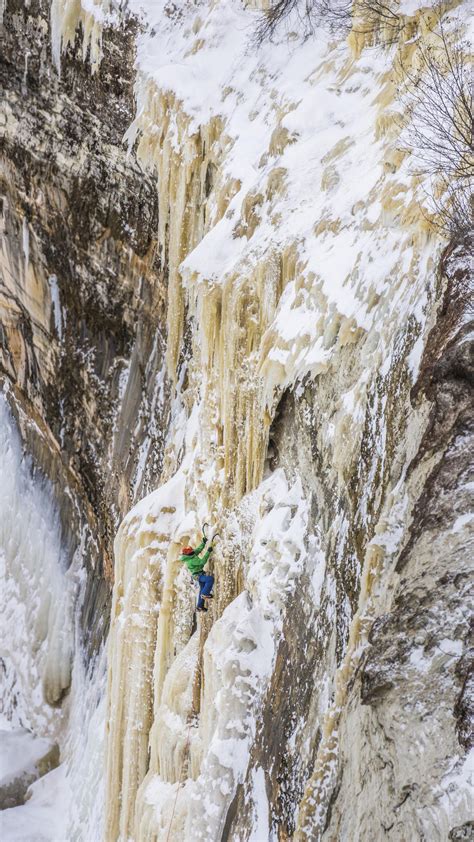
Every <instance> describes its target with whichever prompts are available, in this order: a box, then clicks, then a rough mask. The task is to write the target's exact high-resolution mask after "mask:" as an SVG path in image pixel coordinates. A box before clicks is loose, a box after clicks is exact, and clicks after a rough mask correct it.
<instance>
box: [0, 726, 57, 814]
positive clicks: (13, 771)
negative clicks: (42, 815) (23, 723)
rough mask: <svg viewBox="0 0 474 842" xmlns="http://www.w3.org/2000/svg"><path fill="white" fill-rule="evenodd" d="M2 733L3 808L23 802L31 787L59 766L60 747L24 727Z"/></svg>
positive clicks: (0, 780)
mask: <svg viewBox="0 0 474 842" xmlns="http://www.w3.org/2000/svg"><path fill="white" fill-rule="evenodd" d="M0 733H1V741H2V760H3V763H2V765H3V766H5V767H6V769H7V774H5V773H4V771H3V769H2V776H1V778H0V810H6V809H8V808H9V807H16V806H18V805H19V804H24V802H25V797H26V794H27V791H28V787H29V786H30V785H31V784H32V783H33V782H34V781H36V780H38V778H40V777H41V776H42V775H46V774H47V773H48V772H50V771H51V770H52V769H55V768H56V766H57V765H58V762H59V749H58V746H57V745H51V744H50V743H48V742H47V740H41V739H37V738H35V737H33V735H32V734H30V733H29V732H28V731H26V730H25V729H22V728H17V729H16V730H14V731H1V732H0Z"/></svg>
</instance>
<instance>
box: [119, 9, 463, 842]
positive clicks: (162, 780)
mask: <svg viewBox="0 0 474 842" xmlns="http://www.w3.org/2000/svg"><path fill="white" fill-rule="evenodd" d="M160 8H161V7H160ZM411 11H413V15H408V16H407V21H406V22H405V23H406V30H405V31H404V33H403V37H401V38H400V42H399V44H398V45H396V47H395V49H394V50H391V51H390V50H387V51H386V52H385V53H384V52H382V51H379V52H378V53H377V54H375V53H369V54H367V53H365V54H364V48H365V47H367V46H368V44H369V42H370V38H364V36H363V35H361V36H360V37H358V34H357V33H353V34H352V37H351V47H352V49H348V47H347V45H346V44H344V43H332V44H326V43H321V42H318V44H314V43H311V44H309V45H308V44H307V45H306V46H301V47H300V48H299V49H298V48H297V49H295V50H294V52H292V53H291V51H290V50H288V45H287V44H286V43H285V44H284V45H283V49H281V50H278V45H277V47H276V48H275V49H274V48H273V47H270V46H269V47H268V48H264V50H263V54H262V55H261V56H260V57H258V58H257V57H255V56H252V57H249V55H248V54H246V55H245V60H243V53H242V54H241V53H239V50H238V49H237V50H236V49H235V45H236V44H237V45H238V46H239V37H240V36H239V35H238V34H236V33H239V32H244V31H245V27H246V24H247V20H248V19H246V18H245V17H244V12H243V11H242V12H239V11H237V10H235V8H233V7H232V4H229V3H225V2H222V3H217V4H212V8H210V9H209V10H208V9H206V7H204V9H203V8H200V9H199V11H198V10H196V9H194V8H191V7H190V8H186V12H184V11H183V14H182V15H181V18H182V21H181V23H179V20H178V23H177V22H176V21H174V20H171V23H170V20H169V19H168V18H172V17H173V16H172V15H170V16H168V15H163V20H162V21H159V22H158V24H159V25H158V27H157V29H158V35H157V42H156V43H155V44H153V41H151V42H150V43H149V44H148V45H147V44H146V46H145V49H144V51H143V52H144V55H142V56H141V58H142V59H143V63H142V65H141V70H142V73H141V74H140V76H139V81H138V85H137V92H138V105H139V107H138V115H137V120H136V123H135V125H134V127H133V128H132V130H131V133H130V138H131V139H132V140H133V139H134V131H135V130H138V132H139V133H140V140H139V144H138V153H139V155H140V156H141V158H142V160H143V161H144V162H145V163H147V164H151V165H152V166H153V167H155V168H156V171H157V174H158V185H157V186H158V191H159V200H160V247H161V252H162V258H163V262H164V263H165V264H166V265H168V266H169V307H168V334H169V335H168V353H167V358H168V367H169V373H170V375H171V377H172V378H173V379H174V380H175V381H176V383H177V393H176V400H175V405H174V408H173V419H172V425H171V435H170V439H169V442H168V447H167V454H166V464H167V469H166V471H165V477H164V478H165V480H167V482H166V483H165V484H164V485H163V486H162V488H161V489H159V490H158V492H156V493H155V494H154V495H152V496H151V497H150V498H148V499H147V500H145V501H143V503H142V504H140V505H139V506H138V507H136V508H135V509H134V510H132V512H131V513H130V515H129V516H128V517H127V518H126V519H125V521H124V523H123V525H122V527H121V529H120V532H119V535H118V538H117V543H116V582H115V591H114V609H113V618H112V629H111V637H110V649H109V658H110V664H109V668H110V671H109V700H108V714H107V716H108V718H109V726H110V727H109V736H108V749H107V755H108V762H107V786H108V790H107V825H106V836H107V839H108V840H110V842H116V840H117V839H123V840H125V839H128V838H132V839H134V840H156V839H166V838H167V837H168V835H169V834H170V833H172V834H173V835H174V836H176V838H186V839H189V840H192V839H206V840H207V839H214V838H215V839H218V838H220V836H221V834H222V833H223V832H224V831H225V830H226V828H227V831H228V829H229V828H228V825H227V824H226V822H227V819H226V816H227V815H229V816H230V818H229V819H228V821H229V822H230V821H231V818H232V809H231V808H233V807H234V806H235V804H237V803H238V802H237V801H236V800H235V799H237V797H238V793H239V788H240V790H241V789H242V787H243V785H244V781H245V778H246V774H247V772H248V771H249V773H250V779H249V780H247V781H246V786H247V789H246V790H245V795H246V797H247V796H248V798H247V800H249V801H250V803H252V804H253V805H254V813H253V816H252V817H251V820H250V823H249V824H247V825H246V826H245V827H244V828H243V829H242V836H241V837H240V836H239V837H238V838H245V839H246V838H253V839H255V840H256V842H260V839H259V836H258V834H263V837H262V838H266V835H268V838H271V837H270V832H271V831H270V827H269V825H265V823H264V818H263V817H264V816H265V815H267V816H268V822H270V816H269V810H268V809H267V808H266V798H267V795H266V786H265V772H264V770H263V765H262V766H259V765H258V763H257V760H258V761H259V762H262V764H263V760H264V759H265V757H264V752H263V751H262V754H261V755H260V756H258V755H257V759H256V754H255V750H254V749H255V747H254V741H255V740H256V736H257V727H256V723H257V718H258V715H259V714H260V715H261V714H262V712H263V713H265V694H266V693H271V689H272V686H271V677H272V671H273V669H274V667H275V663H276V661H275V657H276V656H275V653H276V651H277V650H278V646H279V644H280V643H281V641H282V634H283V631H282V626H283V625H285V624H286V631H287V632H288V626H291V615H289V614H288V613H287V612H286V607H287V602H288V601H289V600H291V598H292V596H293V594H294V590H295V582H296V583H297V585H298V587H299V591H300V592H301V591H302V590H303V587H305V588H306V590H305V591H304V594H305V598H301V605H302V606H303V609H304V612H306V615H307V618H308V620H307V621H308V623H312V624H313V625H312V629H313V634H314V638H315V639H316V640H317V642H318V645H319V646H320V657H319V659H318V661H317V662H316V665H315V669H314V675H312V676H311V680H313V683H314V695H313V697H312V701H311V710H310V713H309V715H308V717H307V719H306V720H305V721H303V722H299V723H297V724H296V725H295V726H294V731H293V734H292V735H291V740H292V741H293V742H292V744H291V742H290V744H289V747H290V749H291V748H292V749H293V750H294V751H296V752H300V753H301V754H302V755H303V756H304V757H305V762H306V764H307V766H308V767H309V768H311V763H313V766H314V768H313V774H312V776H311V778H310V779H309V781H308V791H307V793H306V796H307V797H306V799H305V800H304V801H303V804H302V811H301V816H300V819H301V826H300V828H299V833H300V834H301V838H312V834H313V835H314V837H315V838H318V839H319V838H320V837H321V835H322V834H323V833H324V828H325V827H326V820H327V816H328V812H329V813H330V807H331V803H332V801H331V799H332V793H333V791H334V788H335V786H336V783H335V782H336V777H335V776H336V772H337V768H338V762H339V760H338V758H339V757H340V754H341V752H340V746H339V722H340V718H341V716H342V714H343V711H344V706H345V705H346V703H347V700H348V698H349V693H348V689H349V687H350V684H351V681H352V679H353V677H354V675H355V673H356V671H357V669H358V667H359V664H360V659H361V656H362V654H363V652H364V649H365V647H366V646H367V639H368V632H369V629H370V628H371V627H372V625H373V621H374V618H375V617H376V616H377V612H379V611H380V610H381V605H382V606H383V605H384V604H385V603H384V602H383V599H382V598H381V594H382V597H383V593H384V588H385V583H384V579H383V574H384V572H385V571H386V570H387V569H388V568H390V565H391V564H394V560H395V559H396V557H397V553H398V552H399V549H400V546H401V543H402V541H403V540H404V538H406V536H407V524H408V521H409V517H410V508H411V506H412V505H413V502H414V500H415V499H416V493H417V489H416V487H414V488H410V489H409V493H406V494H405V488H404V481H405V477H406V474H407V470H408V463H409V461H410V459H411V458H412V457H414V455H415V453H416V449H417V447H418V446H419V444H420V441H421V438H422V435H423V429H424V424H425V422H426V416H427V409H426V407H422V408H421V410H420V411H419V412H418V413H414V412H413V411H412V407H411V406H410V388H411V386H412V385H413V383H414V381H415V378H416V375H417V371H418V367H419V362H420V358H421V355H422V351H423V347H424V343H425V341H426V337H427V335H428V331H429V328H430V326H431V324H432V323H433V321H434V319H435V318H436V310H437V306H438V300H437V295H438V289H437V277H436V265H437V261H438V258H439V255H440V252H441V247H442V243H441V240H440V238H439V237H438V236H437V235H436V233H435V232H434V231H433V230H432V229H430V226H429V224H428V223H427V221H426V219H425V217H424V215H423V213H421V212H420V209H419V206H418V198H419V194H418V193H417V188H418V184H417V181H416V179H413V177H412V174H411V173H410V171H409V170H408V169H407V168H406V167H405V166H404V159H405V157H406V156H405V154H404V153H403V152H401V151H400V150H399V149H398V148H397V133H398V123H397V113H396V112H397V104H396V84H397V82H398V83H399V84H403V80H402V78H401V77H402V75H403V74H401V73H400V60H401V59H403V61H407V60H408V61H411V60H413V62H414V66H416V48H415V47H413V42H411V43H410V45H409V47H408V49H405V42H404V39H405V40H406V38H408V33H410V35H412V34H413V32H417V29H418V28H420V29H423V28H425V27H426V26H428V27H429V25H430V15H429V14H427V15H426V20H425V19H422V20H419V19H418V18H419V14H418V10H417V9H412V10H411ZM239 15H240V16H239ZM165 18H166V19H165ZM409 18H411V19H409ZM160 27H161V29H160ZM173 27H174V29H173ZM170 28H171V29H172V30H173V31H172V32H170ZM226 39H227V40H226ZM157 46H158V47H159V49H157ZM240 46H242V40H241V42H240ZM280 46H281V45H280ZM239 49H240V47H239ZM154 50H155V51H156V52H154ZM239 62H240V63H239ZM222 68H224V71H225V72H221V70H222ZM227 71H228V72H227ZM226 74H227V75H226ZM185 327H187V328H188V334H187V337H186V343H187V344H186V348H185V351H186V355H187V356H186V355H185V356H186V360H187V365H186V366H183V367H182V368H181V369H178V362H179V361H180V351H181V350H182V348H183V344H182V339H183V335H184V328H185ZM305 378H306V379H305ZM308 380H309V381H312V382H313V383H314V384H316V385H315V387H314V390H313V391H311V389H309V388H308V389H307V391H309V396H310V397H309V398H308V403H305V395H306V387H307V381H308ZM285 389H294V392H295V394H296V395H297V396H298V397H299V398H302V400H301V404H302V406H303V408H302V409H301V414H302V416H303V418H300V419H299V424H300V428H301V429H303V428H304V425H305V421H307V422H308V426H309V427H310V428H311V432H310V448H309V450H310V452H311V454H312V455H313V457H314V462H315V463H316V464H317V477H316V480H315V483H314V485H315V488H314V489H308V488H307V487H304V484H303V482H301V484H298V483H297V482H295V483H292V482H291V480H290V477H292V472H293V471H294V470H296V467H295V466H297V467H298V470H300V466H299V465H298V459H297V458H295V460H294V462H295V465H294V466H292V465H291V464H287V465H286V474H287V476H284V475H283V476H282V473H281V472H280V471H275V470H273V465H272V458H271V457H270V455H269V451H268V450H267V445H268V438H269V433H270V425H271V424H272V421H275V418H274V412H275V408H276V405H277V403H278V400H279V398H280V397H281V395H282V393H283V392H284V390H285ZM310 399H311V400H312V403H311V402H310ZM304 416H306V419H305V417H304ZM407 419H409V420H407ZM309 466H310V467H311V468H314V465H313V464H312V463H309ZM304 467H305V466H304V465H303V471H301V473H300V477H299V479H301V480H302V481H306V477H305V475H304ZM265 472H266V473H265ZM414 485H415V486H416V484H414ZM311 509H312V520H311V521H310V525H309V526H308V521H307V520H306V517H307V513H308V511H309V510H311ZM209 517H210V518H212V520H213V521H214V522H218V521H220V522H221V524H222V526H223V530H222V531H223V533H224V534H223V536H222V542H221V544H220V547H219V554H218V555H217V557H216V560H215V568H214V569H215V570H216V572H217V575H218V582H219V588H218V594H217V599H216V603H215V604H214V609H213V614H211V616H208V617H207V618H205V619H202V621H200V624H199V628H198V630H197V631H194V633H193V599H194V594H193V591H192V589H191V586H190V584H189V581H188V579H187V577H186V574H185V572H184V571H183V570H182V569H180V567H179V565H178V563H177V556H178V553H179V546H180V542H181V541H191V542H193V541H195V540H197V537H198V529H199V524H200V522H201V521H202V520H204V519H208V518H209ZM302 535H303V539H301V536H302ZM296 536H298V538H299V539H298V540H296ZM321 545H322V546H323V548H324V551H323V550H322V549H321ZM308 546H310V547H311V550H312V551H311V553H308V552H307V550H308ZM300 560H301V567H299V566H298V565H299V563H300ZM308 579H309V582H308ZM341 591H342V595H341ZM377 600H379V602H377ZM214 620H215V622H214ZM290 630H291V629H290ZM300 631H301V630H300ZM281 669H282V666H281V663H280V665H279V670H281ZM292 678H293V676H292ZM298 678H299V676H298V675H295V676H294V679H295V680H296V681H297V680H298ZM285 682H286V683H285ZM291 683H292V681H291V680H288V679H286V678H285V677H281V685H280V686H279V687H278V686H277V688H276V689H277V691H280V692H281V689H282V687H283V688H286V689H287V690H288V691H289V690H290V684H291ZM272 702H273V699H272V698H270V699H268V698H267V699H266V704H267V705H268V707H269V708H270V710H271V706H272ZM319 740H320V742H319V744H318V745H316V743H318V741H319ZM295 747H296V748H295ZM252 751H253V752H254V756H253V759H252V758H251V753H252ZM252 763H253V764H254V765H253V766H252V765H251V764H252ZM262 777H263V782H262ZM267 783H268V784H269V785H270V784H272V783H273V781H268V782H267ZM387 791H388V787H387ZM299 794H300V796H301V795H302V791H301V789H300V790H299ZM241 797H242V796H241ZM241 803H242V802H241ZM296 803H297V802H296V801H295V802H294V803H293V804H292V805H290V806H289V807H288V812H289V813H291V812H292V813H293V816H294V813H295V811H296V809H297V808H296ZM405 809H406V810H407V811H408V812H407V814H408V815H410V813H409V811H410V803H409V804H408V806H407V807H406V808H405ZM440 809H442V808H440ZM414 812H415V813H416V807H415V808H414ZM412 815H413V813H412ZM460 815H462V812H461V811H460ZM436 820H437V815H436V812H435V811H434V812H433V817H432V818H430V819H429V820H428V825H427V826H428V827H431V826H432V825H430V824H429V822H430V821H431V822H434V823H436ZM224 825H225V827H224ZM239 832H240V831H239Z"/></svg>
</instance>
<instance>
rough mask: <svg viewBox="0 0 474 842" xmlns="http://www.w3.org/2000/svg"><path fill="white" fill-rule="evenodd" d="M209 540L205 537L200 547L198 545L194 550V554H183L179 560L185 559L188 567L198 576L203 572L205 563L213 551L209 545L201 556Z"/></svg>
mask: <svg viewBox="0 0 474 842" xmlns="http://www.w3.org/2000/svg"><path fill="white" fill-rule="evenodd" d="M207 540H208V539H207V538H203V539H202V541H201V543H200V544H199V547H196V549H195V550H193V554H192V555H182V556H180V557H179V561H184V563H185V565H186V567H187V568H188V570H189V572H190V573H191V574H192V575H193V576H198V575H199V573H202V571H203V569H204V565H205V564H206V562H207V560H208V558H209V556H210V555H211V553H212V547H209V549H208V550H207V552H205V553H204V555H203V557H202V558H199V553H201V552H202V551H203V549H204V547H205V546H206V544H207Z"/></svg>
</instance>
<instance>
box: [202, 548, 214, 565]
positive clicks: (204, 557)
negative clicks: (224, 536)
mask: <svg viewBox="0 0 474 842" xmlns="http://www.w3.org/2000/svg"><path fill="white" fill-rule="evenodd" d="M212 550H213V547H209V548H208V549H207V550H206V552H205V553H204V555H203V557H202V559H201V561H202V566H203V567H204V565H205V564H206V562H208V561H209V556H210V555H211V553H212Z"/></svg>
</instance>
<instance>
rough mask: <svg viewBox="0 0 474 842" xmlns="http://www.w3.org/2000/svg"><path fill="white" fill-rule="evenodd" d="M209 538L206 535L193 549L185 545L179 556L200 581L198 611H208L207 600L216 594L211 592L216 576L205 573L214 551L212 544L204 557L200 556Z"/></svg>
mask: <svg viewBox="0 0 474 842" xmlns="http://www.w3.org/2000/svg"><path fill="white" fill-rule="evenodd" d="M208 540H209V539H208V538H206V536H205V535H204V537H203V539H202V541H201V543H200V544H199V547H196V549H193V548H192V547H183V549H182V551H181V555H180V557H179V560H180V561H183V562H184V563H185V565H186V567H187V568H188V570H189V572H190V573H191V576H192V577H193V579H195V580H197V581H198V582H199V597H198V603H197V608H196V611H207V608H206V605H205V600H208V599H214V596H213V594H212V593H211V591H212V586H213V584H214V576H211V575H210V574H209V573H204V565H205V564H206V563H207V562H208V560H209V556H210V555H211V553H212V550H213V548H212V546H210V547H208V548H207V550H206V552H205V553H204V555H203V557H202V558H200V557H199V553H202V551H203V549H204V547H205V546H206V544H207V542H208Z"/></svg>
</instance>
